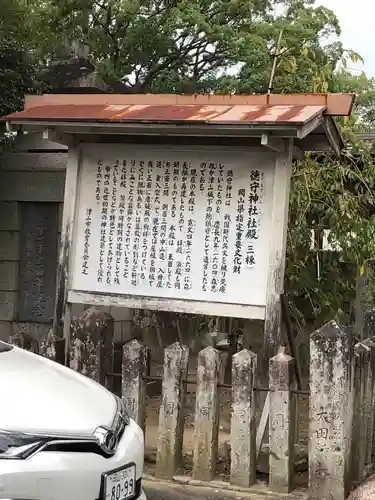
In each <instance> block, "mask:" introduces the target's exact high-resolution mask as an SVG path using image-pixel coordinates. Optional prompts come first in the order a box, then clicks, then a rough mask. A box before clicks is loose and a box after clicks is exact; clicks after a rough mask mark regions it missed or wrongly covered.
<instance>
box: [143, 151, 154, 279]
mask: <svg viewBox="0 0 375 500" xmlns="http://www.w3.org/2000/svg"><path fill="white" fill-rule="evenodd" d="M152 170H153V162H152V160H150V161H149V162H148V164H147V178H146V191H145V194H146V195H145V203H144V214H143V232H142V238H143V240H142V256H141V257H142V262H141V280H142V281H145V280H146V279H147V276H146V273H147V256H148V237H149V234H150V228H151V190H152V175H151V174H152Z"/></svg>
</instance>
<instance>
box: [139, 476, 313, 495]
mask: <svg viewBox="0 0 375 500" xmlns="http://www.w3.org/2000/svg"><path fill="white" fill-rule="evenodd" d="M143 486H144V489H145V492H146V495H147V499H148V500H194V499H196V500H287V499H288V500H306V499H307V495H306V493H305V492H301V491H295V492H293V493H291V494H290V495H277V494H267V493H266V491H265V490H264V489H262V488H259V490H258V491H257V492H254V493H250V492H249V493H248V492H242V491H229V490H223V489H220V488H211V487H210V488H208V487H202V486H190V485H181V484H176V483H172V482H166V481H154V480H148V479H145V480H144V481H143Z"/></svg>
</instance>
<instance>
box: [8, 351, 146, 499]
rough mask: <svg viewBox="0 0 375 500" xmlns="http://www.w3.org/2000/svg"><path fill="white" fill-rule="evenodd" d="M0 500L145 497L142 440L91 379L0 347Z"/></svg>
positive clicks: (119, 405)
mask: <svg viewBox="0 0 375 500" xmlns="http://www.w3.org/2000/svg"><path fill="white" fill-rule="evenodd" d="M0 394H1V402H0V499H12V500H128V499H129V500H130V499H134V500H146V497H145V494H144V492H143V489H142V473H143V460H144V437H143V432H142V430H141V429H140V428H139V427H138V425H137V424H136V423H135V422H134V421H133V420H131V419H129V417H128V415H127V413H126V410H125V408H124V406H123V403H122V401H121V399H120V398H117V397H116V396H114V395H113V394H112V393H110V392H109V391H107V390H106V389H105V388H104V387H102V386H101V385H99V384H97V383H95V382H93V381H92V380H90V379H88V378H86V377H84V376H82V375H80V374H78V373H76V372H74V371H73V370H70V369H69V368H66V367H64V366H61V365H59V364H57V363H54V362H53V361H50V360H48V359H45V358H42V357H41V356H38V355H36V354H32V353H30V352H27V351H24V350H22V349H19V348H17V347H14V346H11V345H9V344H5V343H4V342H0Z"/></svg>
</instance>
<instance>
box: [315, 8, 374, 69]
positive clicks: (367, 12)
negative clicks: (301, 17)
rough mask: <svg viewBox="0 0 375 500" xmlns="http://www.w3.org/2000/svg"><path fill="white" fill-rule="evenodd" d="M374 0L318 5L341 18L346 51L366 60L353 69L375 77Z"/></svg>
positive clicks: (342, 36) (355, 65)
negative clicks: (374, 43)
mask: <svg viewBox="0 0 375 500" xmlns="http://www.w3.org/2000/svg"><path fill="white" fill-rule="evenodd" d="M374 4H375V1H374V0H355V1H353V0H317V2H316V5H324V6H325V7H328V8H329V9H331V10H332V11H333V12H334V13H335V14H336V15H337V17H338V18H339V20H340V25H341V30H342V34H341V37H340V39H341V41H342V42H343V45H344V47H345V48H346V49H351V50H355V51H356V52H358V53H359V54H360V55H361V56H362V58H363V59H364V65H362V64H353V65H352V67H353V69H356V70H360V71H363V70H364V71H365V73H366V75H367V76H373V77H375V50H374V48H373V47H374V45H373V42H372V41H373V39H374V32H375V21H374V15H373V14H374V13H375V12H374V11H375V9H374V7H375V5H374Z"/></svg>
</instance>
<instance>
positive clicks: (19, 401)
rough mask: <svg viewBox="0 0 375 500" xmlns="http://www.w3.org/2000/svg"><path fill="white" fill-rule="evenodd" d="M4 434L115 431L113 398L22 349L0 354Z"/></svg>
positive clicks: (0, 414)
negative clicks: (107, 428) (102, 427)
mask: <svg viewBox="0 0 375 500" xmlns="http://www.w3.org/2000/svg"><path fill="white" fill-rule="evenodd" d="M0 380H1V392H0V394H1V403H0V429H4V430H17V431H23V432H38V433H39V432H46V433H51V434H64V435H70V434H72V435H77V434H92V433H93V432H94V431H95V429H96V428H97V427H98V426H99V425H107V426H110V425H111V424H112V422H113V419H114V416H115V413H116V408H117V404H116V400H115V398H114V396H113V394H112V393H110V392H109V391H107V389H105V388H104V387H102V386H101V385H99V384H97V383H96V382H93V381H92V380H90V379H89V378H87V377H84V376H83V375H80V374H79V373H76V372H75V371H73V370H70V369H69V368H66V367H64V366H62V365H60V364H58V363H54V362H53V361H50V360H48V359H46V358H43V357H42V356H38V355H37V354H33V353H30V352H28V351H25V350H23V349H19V348H18V347H13V349H11V350H9V351H6V352H1V353H0Z"/></svg>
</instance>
